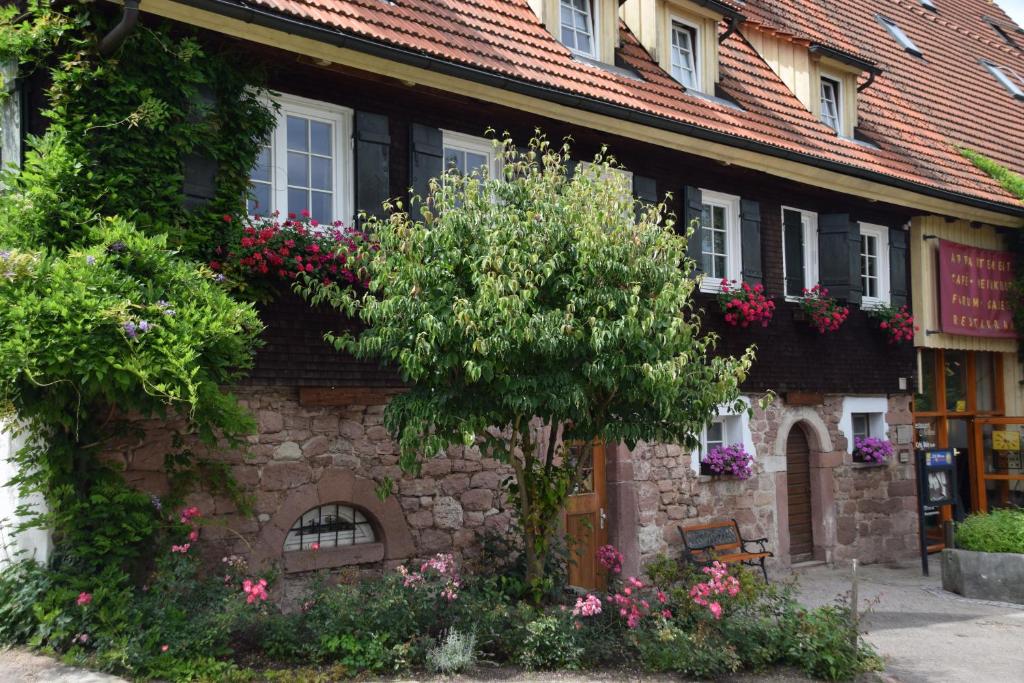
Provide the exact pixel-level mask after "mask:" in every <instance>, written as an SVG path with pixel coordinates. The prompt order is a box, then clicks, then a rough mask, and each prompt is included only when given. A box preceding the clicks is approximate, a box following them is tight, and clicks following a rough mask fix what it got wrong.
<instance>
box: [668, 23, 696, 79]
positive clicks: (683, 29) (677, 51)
mask: <svg viewBox="0 0 1024 683" xmlns="http://www.w3.org/2000/svg"><path fill="white" fill-rule="evenodd" d="M697 36H698V29H697V27H695V26H692V25H690V24H687V23H684V22H683V21H680V20H679V19H673V20H672V77H673V78H675V79H676V80H677V81H679V82H680V83H682V84H683V86H684V87H686V88H687V89H689V90H700V75H699V72H698V71H697V46H698V45H700V43H699V41H698V40H697Z"/></svg>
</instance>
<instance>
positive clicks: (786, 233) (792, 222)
mask: <svg viewBox="0 0 1024 683" xmlns="http://www.w3.org/2000/svg"><path fill="white" fill-rule="evenodd" d="M782 250H783V253H784V254H785V258H786V294H787V295H788V296H800V295H801V294H802V293H803V289H804V287H806V286H807V285H806V284H805V283H806V278H805V275H804V269H805V265H804V222H803V217H802V216H801V215H800V212H799V211H792V210H790V209H786V210H785V211H783V212H782ZM811 284H812V286H813V284H814V283H811Z"/></svg>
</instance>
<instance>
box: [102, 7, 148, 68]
mask: <svg viewBox="0 0 1024 683" xmlns="http://www.w3.org/2000/svg"><path fill="white" fill-rule="evenodd" d="M140 2H141V0H124V12H123V13H122V14H121V21H120V22H118V24H117V26H115V27H114V28H112V29H110V33H108V34H107V35H105V36H103V40H101V41H100V54H101V55H103V56H104V57H109V56H110V55H112V54H114V53H115V52H116V51H117V48H119V47H121V44H122V43H124V41H125V38H127V37H128V34H129V33H131V32H132V30H133V29H134V28H135V25H136V24H137V23H139V3H140Z"/></svg>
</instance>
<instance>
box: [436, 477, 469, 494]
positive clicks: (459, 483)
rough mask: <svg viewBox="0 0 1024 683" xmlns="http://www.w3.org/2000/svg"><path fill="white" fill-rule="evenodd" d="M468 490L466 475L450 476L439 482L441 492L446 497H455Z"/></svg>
mask: <svg viewBox="0 0 1024 683" xmlns="http://www.w3.org/2000/svg"><path fill="white" fill-rule="evenodd" d="M468 488H469V475H468V474H452V475H449V476H447V477H445V478H444V479H442V480H441V491H442V492H443V493H444V494H445V495H447V496H457V495H459V494H460V493H462V492H463V491H465V490H466V489H468Z"/></svg>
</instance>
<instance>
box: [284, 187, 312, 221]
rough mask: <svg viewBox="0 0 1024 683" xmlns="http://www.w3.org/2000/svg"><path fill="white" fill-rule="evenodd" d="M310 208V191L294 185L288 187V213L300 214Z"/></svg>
mask: <svg viewBox="0 0 1024 683" xmlns="http://www.w3.org/2000/svg"><path fill="white" fill-rule="evenodd" d="M308 208H309V193H308V192H307V191H306V190H303V189H298V188H294V187H289V188H288V213H294V214H298V213H299V212H301V211H302V210H303V209H308Z"/></svg>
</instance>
